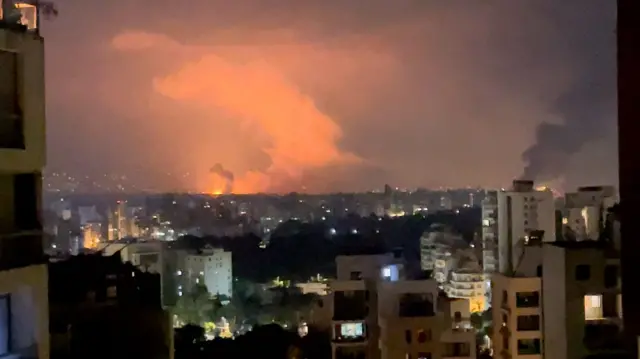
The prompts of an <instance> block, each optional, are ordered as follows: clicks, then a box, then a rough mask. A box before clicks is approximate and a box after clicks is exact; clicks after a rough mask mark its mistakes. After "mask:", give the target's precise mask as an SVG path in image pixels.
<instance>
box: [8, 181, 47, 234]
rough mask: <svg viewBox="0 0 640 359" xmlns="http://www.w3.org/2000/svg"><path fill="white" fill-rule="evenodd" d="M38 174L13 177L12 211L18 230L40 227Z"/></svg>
mask: <svg viewBox="0 0 640 359" xmlns="http://www.w3.org/2000/svg"><path fill="white" fill-rule="evenodd" d="M41 178H42V175H41V174H40V173H23V174H19V175H15V176H14V177H13V191H14V203H13V206H14V210H15V221H16V223H15V224H16V227H17V228H18V229H19V230H23V231H28V230H34V229H35V230H37V229H40V228H41V225H40V211H39V209H38V207H39V202H40V201H39V198H38V197H39V196H38V193H39V192H40V190H41V188H40V183H39V182H40V181H41Z"/></svg>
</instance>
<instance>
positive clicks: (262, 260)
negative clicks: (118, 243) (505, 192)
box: [177, 208, 481, 283]
mask: <svg viewBox="0 0 640 359" xmlns="http://www.w3.org/2000/svg"><path fill="white" fill-rule="evenodd" d="M480 217H481V216H480V213H479V209H478V208H464V209H461V210H460V211H459V213H456V212H455V211H442V212H437V213H434V214H431V215H428V216H422V215H414V216H404V217H399V218H384V219H382V220H380V219H379V218H377V217H375V216H367V217H358V216H348V217H345V218H327V220H325V221H322V222H317V223H302V222H299V221H287V222H284V223H282V224H281V225H280V226H279V227H278V228H277V229H276V230H274V232H273V233H272V235H271V238H270V242H269V246H267V248H264V249H262V248H260V243H261V241H262V239H261V238H259V237H257V236H255V235H247V236H244V237H239V238H214V237H205V238H198V237H193V236H185V237H183V238H181V239H180V240H179V241H178V242H180V243H177V245H179V246H183V247H189V248H198V247H201V246H203V245H205V244H207V243H208V244H211V245H213V246H220V247H223V248H225V249H226V250H230V251H232V252H233V273H234V275H235V276H237V277H239V278H242V279H246V280H249V281H252V282H259V283H264V282H267V281H269V280H272V279H273V278H276V277H281V278H284V279H290V280H307V279H308V278H309V277H311V276H315V275H316V274H318V273H319V274H321V275H325V276H332V275H333V274H334V272H335V263H334V260H335V257H336V255H338V254H341V253H353V252H358V253H360V252H374V253H381V252H385V251H388V250H390V249H394V248H401V249H402V251H403V255H404V256H405V257H406V258H407V259H409V260H417V259H419V257H420V240H419V239H420V236H421V235H422V233H423V232H424V231H425V230H428V229H429V228H430V226H431V225H432V224H434V223H441V224H445V225H447V226H450V227H452V228H453V229H454V231H456V232H458V233H460V234H462V236H463V237H464V238H465V239H466V240H467V241H471V240H472V239H473V236H474V233H475V231H476V230H477V229H478V228H479V226H480ZM331 228H333V229H335V230H336V232H337V234H336V235H330V234H329V231H330V229H331ZM353 229H357V234H354V233H353Z"/></svg>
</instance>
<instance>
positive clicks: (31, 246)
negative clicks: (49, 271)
mask: <svg viewBox="0 0 640 359" xmlns="http://www.w3.org/2000/svg"><path fill="white" fill-rule="evenodd" d="M46 262H47V259H46V257H45V255H44V251H43V250H42V233H41V232H40V231H33V232H19V233H14V234H8V235H7V234H5V235H0V270H9V269H14V268H21V267H27V266H30V265H37V264H43V263H46Z"/></svg>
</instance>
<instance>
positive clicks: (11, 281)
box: [0, 0, 49, 359]
mask: <svg viewBox="0 0 640 359" xmlns="http://www.w3.org/2000/svg"><path fill="white" fill-rule="evenodd" d="M18 5H24V6H20V7H19V6H18ZM0 9H2V10H1V11H0V356H6V357H9V356H13V355H15V354H20V355H21V356H24V357H31V358H42V359H46V358H49V320H48V316H49V309H48V301H47V292H48V284H47V264H46V259H45V257H44V254H43V248H42V245H43V243H42V223H41V220H40V209H41V193H42V168H43V167H44V165H45V99H44V97H45V89H44V86H45V80H44V40H43V39H42V37H41V36H40V35H39V34H38V31H37V28H36V22H35V20H36V19H35V17H36V11H35V8H34V7H33V6H28V5H26V4H17V3H15V2H13V1H9V0H1V1H0Z"/></svg>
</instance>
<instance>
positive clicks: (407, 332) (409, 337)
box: [404, 330, 411, 344]
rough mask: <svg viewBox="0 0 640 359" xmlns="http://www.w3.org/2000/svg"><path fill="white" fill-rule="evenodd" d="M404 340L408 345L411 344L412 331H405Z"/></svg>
mask: <svg viewBox="0 0 640 359" xmlns="http://www.w3.org/2000/svg"><path fill="white" fill-rule="evenodd" d="M404 340H405V341H406V342H407V344H411V331H410V330H405V331H404Z"/></svg>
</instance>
